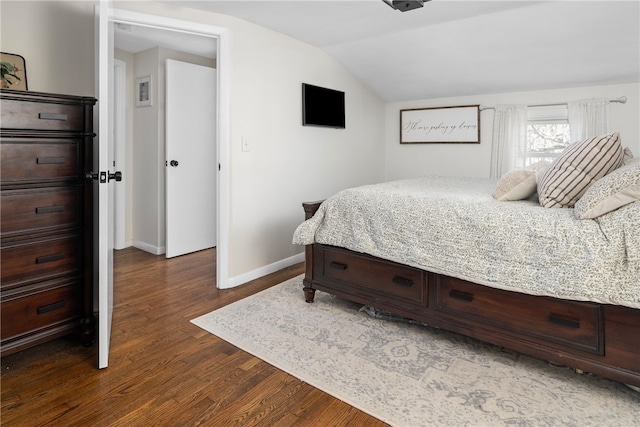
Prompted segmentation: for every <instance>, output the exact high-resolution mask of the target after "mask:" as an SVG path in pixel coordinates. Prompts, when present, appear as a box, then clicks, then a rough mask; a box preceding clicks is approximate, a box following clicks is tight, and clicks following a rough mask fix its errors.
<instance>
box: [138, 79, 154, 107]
mask: <svg viewBox="0 0 640 427" xmlns="http://www.w3.org/2000/svg"><path fill="white" fill-rule="evenodd" d="M152 95H153V94H152V92H151V76H144V77H139V78H137V79H136V107H149V106H150V105H152V104H153V96H152Z"/></svg>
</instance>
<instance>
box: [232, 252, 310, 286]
mask: <svg viewBox="0 0 640 427" xmlns="http://www.w3.org/2000/svg"><path fill="white" fill-rule="evenodd" d="M303 261H304V252H302V253H299V254H297V255H294V256H291V257H289V258H285V259H283V260H280V261H277V262H274V263H273V264H269V265H265V266H264V267H260V268H256V269H255V270H252V271H249V272H247V273H243V274H240V275H239V276H235V277H229V280H228V281H227V284H228V286H227V287H226V288H233V287H235V286H239V285H242V284H244V283H247V282H250V281H252V280H255V279H258V278H260V277H263V276H266V275H267V274H271V273H275V272H276V271H278V270H282V269H283V268H285V267H289V266H291V265H294V264H297V263H299V262H303ZM221 289H222V288H221Z"/></svg>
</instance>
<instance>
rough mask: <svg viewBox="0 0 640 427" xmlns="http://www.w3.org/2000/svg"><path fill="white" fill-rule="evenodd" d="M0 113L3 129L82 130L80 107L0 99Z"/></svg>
mask: <svg viewBox="0 0 640 427" xmlns="http://www.w3.org/2000/svg"><path fill="white" fill-rule="evenodd" d="M0 111H2V113H1V114H2V116H1V117H2V128H3V129H34V130H55V131H82V130H83V128H84V120H85V118H84V107H83V106H82V105H68V104H57V103H52V102H32V101H26V102H25V101H20V100H15V99H2V100H1V101H0Z"/></svg>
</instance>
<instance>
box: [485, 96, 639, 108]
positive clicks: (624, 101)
mask: <svg viewBox="0 0 640 427" xmlns="http://www.w3.org/2000/svg"><path fill="white" fill-rule="evenodd" d="M609 102H619V103H620V104H625V103H626V102H627V97H626V96H621V97H620V98H615V99H610V100H609ZM561 105H568V103H566V102H560V103H556V104H532V105H527V107H559V106H561ZM495 109H496V107H480V111H482V110H495Z"/></svg>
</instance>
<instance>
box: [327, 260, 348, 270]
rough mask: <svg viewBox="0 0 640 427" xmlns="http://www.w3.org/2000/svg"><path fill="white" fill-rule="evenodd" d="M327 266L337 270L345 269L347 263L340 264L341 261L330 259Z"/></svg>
mask: <svg viewBox="0 0 640 427" xmlns="http://www.w3.org/2000/svg"><path fill="white" fill-rule="evenodd" d="M329 266H331V267H332V268H335V269H337V270H346V269H347V264H342V263H341V262H335V261H331V263H330V264H329Z"/></svg>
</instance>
